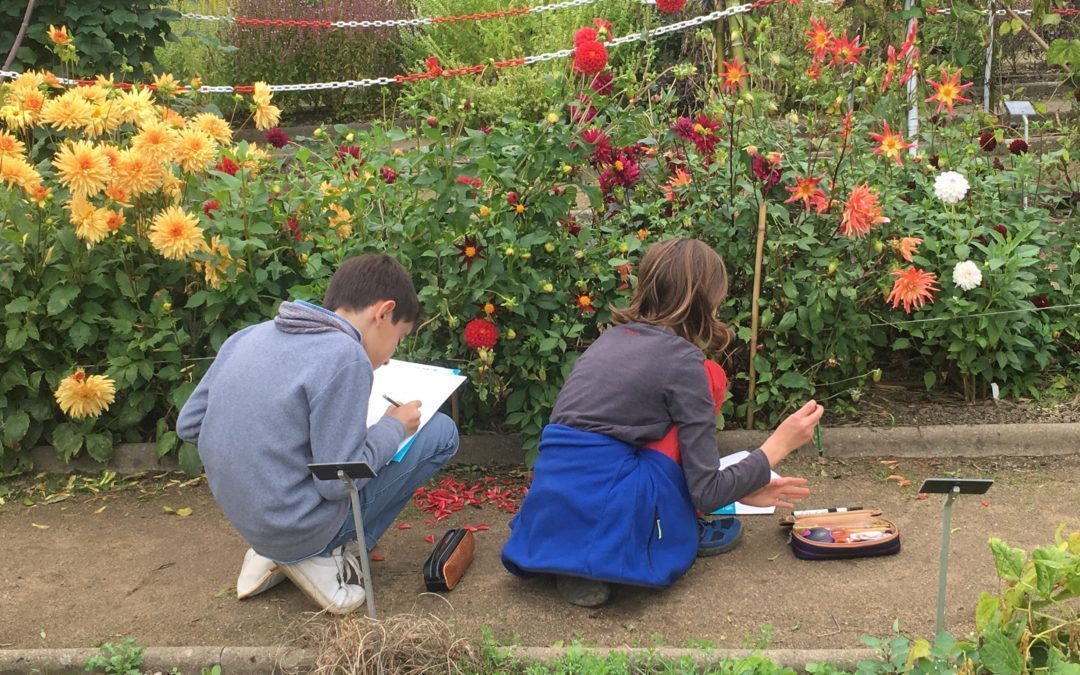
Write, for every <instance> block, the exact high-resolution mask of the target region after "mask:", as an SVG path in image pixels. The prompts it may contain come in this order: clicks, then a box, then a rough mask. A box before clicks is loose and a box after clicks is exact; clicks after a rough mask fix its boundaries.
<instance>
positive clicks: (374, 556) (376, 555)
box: [371, 553, 386, 562]
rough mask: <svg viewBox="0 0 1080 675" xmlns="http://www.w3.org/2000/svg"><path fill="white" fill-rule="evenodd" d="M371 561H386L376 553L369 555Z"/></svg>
mask: <svg viewBox="0 0 1080 675" xmlns="http://www.w3.org/2000/svg"><path fill="white" fill-rule="evenodd" d="M371 559H372V561H374V562H382V561H384V560H386V558H384V557H382V556H381V555H379V554H378V553H372V554H371Z"/></svg>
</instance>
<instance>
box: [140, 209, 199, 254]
mask: <svg viewBox="0 0 1080 675" xmlns="http://www.w3.org/2000/svg"><path fill="white" fill-rule="evenodd" d="M147 236H148V237H149V239H150V243H151V244H153V246H154V248H155V249H157V251H158V253H160V254H161V255H162V256H163V257H165V258H168V259H169V260H183V259H184V258H186V257H188V256H189V255H191V254H192V253H194V252H195V251H198V250H199V249H201V248H203V247H204V246H205V245H206V240H205V239H203V231H202V228H201V227H199V226H198V220H197V219H196V218H195V216H192V215H190V214H188V213H184V211H183V210H182V209H181V208H180V207H178V206H170V207H168V208H166V209H165V210H164V211H162V212H161V213H159V214H157V215H156V216H154V224H153V227H151V228H150V232H149V234H148V235H147Z"/></svg>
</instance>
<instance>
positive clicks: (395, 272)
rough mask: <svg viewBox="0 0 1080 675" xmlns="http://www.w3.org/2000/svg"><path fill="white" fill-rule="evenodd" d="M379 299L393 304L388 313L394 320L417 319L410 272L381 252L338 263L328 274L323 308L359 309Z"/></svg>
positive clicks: (417, 307) (333, 309) (418, 311)
mask: <svg viewBox="0 0 1080 675" xmlns="http://www.w3.org/2000/svg"><path fill="white" fill-rule="evenodd" d="M381 300H393V301H394V302H395V303H396V304H395V306H394V311H393V313H392V314H391V318H392V319H393V322H394V323H398V322H400V321H403V320H404V321H408V322H409V323H416V322H417V321H418V320H419V319H420V314H421V309H420V300H419V299H418V298H417V297H416V287H415V286H413V282H412V278H411V277H410V276H409V271H408V270H406V269H405V268H404V267H403V266H402V265H401V263H399V262H398V261H396V260H394V259H393V258H391V257H390V256H388V255H386V254H384V253H369V254H367V255H359V256H356V257H355V258H349V259H348V260H346V261H345V262H343V263H341V265H340V266H339V267H338V268H337V271H336V272H334V276H332V277H330V287H329V288H327V289H326V297H325V298H323V307H325V308H327V309H329V310H331V311H336V310H338V309H348V310H352V311H360V310H362V309H364V308H365V307H369V306H371V305H374V304H375V303H376V302H379V301H381Z"/></svg>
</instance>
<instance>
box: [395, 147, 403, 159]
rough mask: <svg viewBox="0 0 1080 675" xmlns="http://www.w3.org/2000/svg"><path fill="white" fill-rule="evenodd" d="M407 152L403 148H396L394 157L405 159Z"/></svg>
mask: <svg viewBox="0 0 1080 675" xmlns="http://www.w3.org/2000/svg"><path fill="white" fill-rule="evenodd" d="M404 156H405V151H404V150H402V149H401V148H394V157H404Z"/></svg>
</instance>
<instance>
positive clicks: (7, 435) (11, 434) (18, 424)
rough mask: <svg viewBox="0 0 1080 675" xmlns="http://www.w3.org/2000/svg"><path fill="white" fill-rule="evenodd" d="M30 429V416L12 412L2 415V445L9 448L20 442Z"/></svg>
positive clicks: (21, 412) (15, 411) (18, 411)
mask: <svg viewBox="0 0 1080 675" xmlns="http://www.w3.org/2000/svg"><path fill="white" fill-rule="evenodd" d="M29 428H30V415H27V414H26V413H25V412H23V411H22V410H14V411H12V412H10V413H8V414H7V415H4V445H6V446H8V447H11V446H13V445H15V444H16V443H18V442H19V441H21V440H22V438H23V436H25V435H26V431H27V429H29Z"/></svg>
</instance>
